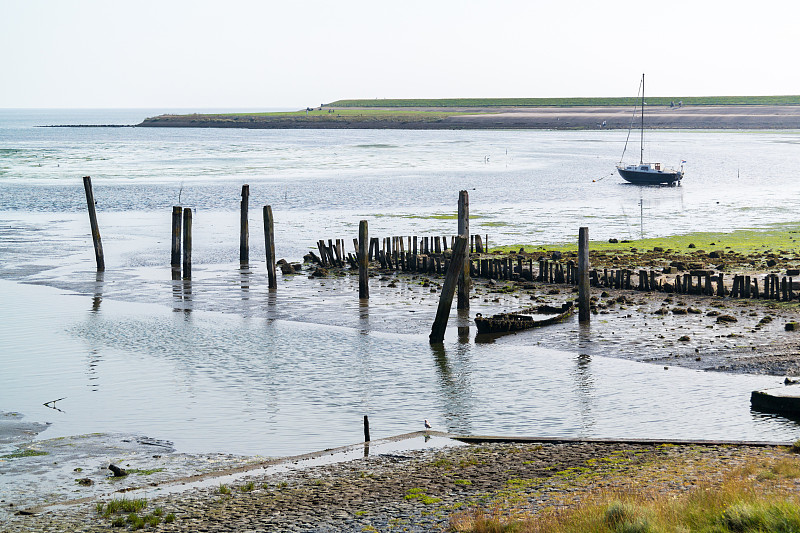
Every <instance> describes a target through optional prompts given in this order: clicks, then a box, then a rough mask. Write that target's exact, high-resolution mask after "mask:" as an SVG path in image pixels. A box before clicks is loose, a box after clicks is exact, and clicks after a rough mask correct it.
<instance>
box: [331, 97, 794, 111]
mask: <svg viewBox="0 0 800 533" xmlns="http://www.w3.org/2000/svg"><path fill="white" fill-rule="evenodd" d="M678 102H682V103H683V105H800V95H779V96H648V97H647V105H649V106H668V105H670V104H671V103H676V104H677V103H678ZM634 104H638V100H637V99H636V98H635V97H579V98H424V99H422V98H416V99H415V98H395V99H383V98H376V99H373V100H366V99H352V100H336V101H335V102H331V103H329V104H325V106H324V107H333V108H337V107H363V108H370V107H443V108H446V107H575V106H579V107H580V106H584V107H605V106H633V105H634Z"/></svg>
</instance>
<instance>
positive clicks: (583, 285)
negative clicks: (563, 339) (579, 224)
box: [578, 227, 591, 322]
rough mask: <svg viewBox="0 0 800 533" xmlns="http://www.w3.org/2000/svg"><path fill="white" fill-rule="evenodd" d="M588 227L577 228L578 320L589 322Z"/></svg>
mask: <svg viewBox="0 0 800 533" xmlns="http://www.w3.org/2000/svg"><path fill="white" fill-rule="evenodd" d="M589 298H590V295H589V228H585V227H584V228H580V229H579V230H578V321H579V322H589V319H590V316H591V312H590V302H589Z"/></svg>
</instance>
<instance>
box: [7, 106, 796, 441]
mask: <svg viewBox="0 0 800 533" xmlns="http://www.w3.org/2000/svg"><path fill="white" fill-rule="evenodd" d="M3 116H5V115H3V113H0V119H1V118H2V117H3ZM120 116H128V115H124V114H122V115H120ZM76 117H77V118H76V119H75V120H78V122H79V123H80V119H81V117H83V118H85V117H86V115H81V114H80V113H78V114H77V115H76ZM100 118H102V117H100ZM141 118H144V117H137V120H130V121H129V122H138V121H139V120H141ZM120 120H122V119H120ZM54 122H58V121H57V120H52V121H43V122H42V123H54ZM86 122H88V121H86ZM96 122H101V121H99V120H98V121H96ZM103 123H110V120H109V121H106V122H103ZM24 125H25V124H22V123H18V124H17V127H8V126H5V127H3V126H2V124H0V183H1V184H2V187H3V196H2V200H0V252H2V255H3V259H4V260H3V262H2V264H0V276H2V277H3V278H5V279H9V280H16V281H22V282H32V283H37V284H42V285H51V286H55V287H61V288H64V289H68V290H69V291H70V292H73V293H75V294H66V293H63V292H58V291H56V290H54V289H51V288H45V287H31V286H28V285H18V284H15V283H12V282H9V281H2V282H0V286H2V294H3V301H4V303H5V302H10V303H11V305H3V306H0V323H2V326H0V353H2V354H3V355H2V358H3V359H2V361H3V370H4V371H3V373H2V375H0V408H2V409H5V410H16V411H20V412H23V413H25V414H27V415H28V416H29V418H30V419H33V420H43V421H53V422H55V424H54V425H53V426H52V427H51V429H48V430H47V431H46V432H45V433H44V434H42V437H45V438H46V437H53V436H58V435H67V434H73V433H85V432H94V431H123V432H132V433H141V434H147V435H149V436H152V437H156V438H163V439H167V440H173V441H175V442H176V444H177V445H178V447H179V449H182V450H185V451H213V450H220V451H231V452H241V453H259V454H265V455H282V454H289V453H297V452H301V451H310V450H314V449H319V448H326V447H330V446H334V445H340V444H347V443H352V442H356V441H358V440H360V439H361V435H362V433H361V431H362V428H361V420H362V417H363V415H364V414H368V415H369V416H370V420H371V427H372V433H373V436H375V437H379V436H387V435H391V434H397V433H401V432H406V431H412V430H417V429H421V421H422V420H423V419H425V418H428V419H431V420H432V421H433V422H434V425H435V426H436V427H437V428H438V429H446V430H451V431H456V432H464V433H499V434H517V435H570V436H602V437H659V438H660V437H665V438H666V437H680V438H736V439H783V440H793V438H794V434H795V433H796V425H795V424H794V423H793V422H790V421H787V420H785V419H782V418H780V417H768V416H763V415H760V414H757V413H753V412H751V411H750V409H749V403H748V401H749V392H750V390H752V389H755V388H763V387H765V386H768V385H770V384H772V383H774V382H775V381H776V379H775V378H769V377H764V376H730V375H724V374H711V373H700V372H694V371H688V370H681V369H675V368H672V369H670V370H669V372H665V371H664V370H663V369H662V368H661V367H657V366H653V365H643V364H638V363H631V362H626V361H620V360H614V359H606V358H602V357H597V356H594V357H588V356H581V355H579V354H577V353H568V352H559V351H553V350H544V349H541V348H539V347H535V346H519V345H503V344H474V343H472V342H470V341H466V342H464V340H463V339H462V340H459V339H458V338H457V337H456V335H455V332H454V331H450V336H449V337H448V338H447V341H446V343H445V346H444V349H443V350H432V349H431V348H430V347H429V345H428V343H427V338H426V336H424V335H419V334H399V333H386V332H385V328H384V329H382V328H381V326H380V320H381V317H379V316H373V317H372V320H373V322H374V323H375V324H377V325H376V326H375V327H373V328H364V327H363V324H362V322H363V320H362V318H363V317H361V316H360V315H359V313H363V312H364V310H363V309H356V306H355V305H354V304H353V305H350V304H342V303H341V301H340V300H335V299H333V301H335V302H336V303H332V304H331V305H329V306H328V307H327V308H325V309H322V306H317V311H318V312H320V313H334V314H335V313H339V314H341V315H346V317H348V318H343V319H342V320H341V321H340V323H343V324H347V325H348V327H331V326H322V325H315V324H309V323H298V322H291V321H283V320H275V319H274V318H275V317H278V318H289V319H292V320H294V319H297V318H298V316H297V313H298V312H297V309H302V305H303V304H302V303H297V302H295V305H294V307H291V306H285V307H284V306H281V305H277V306H276V308H278V309H280V308H286V309H293V310H294V311H291V312H285V313H283V314H281V313H280V312H276V313H275V316H270V315H269V312H265V311H264V298H265V295H264V292H263V290H262V289H263V287H260V286H259V280H260V278H261V277H263V272H261V271H259V270H257V271H256V272H255V273H253V274H243V273H239V272H238V271H237V268H238V261H237V253H238V233H237V231H238V213H237V212H236V210H237V209H238V202H239V192H240V187H241V185H242V184H243V183H249V184H250V185H251V204H250V205H251V220H250V227H251V247H252V249H251V257H252V258H259V257H262V256H263V250H264V247H263V243H262V242H261V240H262V239H261V238H259V237H258V235H259V234H260V233H259V226H260V224H261V219H260V211H259V210H260V206H261V205H264V204H271V205H272V206H273V212H274V213H275V217H276V224H275V226H276V232H277V236H276V247H277V248H278V255H279V256H280V257H286V258H288V259H299V258H300V257H301V256H302V254H303V253H304V252H305V251H306V250H308V249H309V248H311V247H313V243H314V242H315V241H316V240H317V239H319V238H323V237H324V238H333V237H341V238H346V239H347V240H348V242H349V239H350V237H351V236H353V235H354V234H355V231H356V229H357V224H358V220H360V219H368V220H369V221H370V230H371V232H372V235H375V236H386V235H398V234H406V235H408V234H412V233H413V234H419V235H421V234H426V233H436V234H448V233H453V232H454V231H455V220H452V219H447V218H446V217H445V218H442V217H441V216H439V217H435V216H434V215H449V214H454V213H455V201H456V198H457V195H458V191H459V190H461V189H468V190H469V192H470V203H471V206H470V207H471V213H472V215H473V218H472V220H471V229H472V231H473V232H479V233H488V234H489V235H490V239H491V241H492V243H518V242H554V241H561V240H565V239H572V238H573V236H574V234H575V233H577V228H578V227H579V226H580V225H588V226H589V227H590V228H591V232H592V237H593V238H606V237H607V236H616V237H628V236H632V237H638V236H639V235H640V234H642V233H643V234H645V236H652V235H657V234H671V233H675V232H681V231H691V230H696V229H699V228H702V229H704V230H714V229H717V230H728V229H733V228H737V227H750V226H758V225H763V224H770V223H775V222H782V221H787V220H794V219H796V215H795V214H794V210H793V208H792V206H793V205H795V204H797V203H798V202H797V201H798V200H799V199H800V197H799V196H800V190H798V188H797V187H794V186H793V179H794V176H793V175H792V166H793V165H792V164H791V163H792V162H793V161H794V160H796V158H795V157H794V151H795V145H796V144H797V142H798V135H797V132H759V133H748V132H725V133H718V132H679V131H669V132H654V133H653V134H651V136H650V137H651V138H652V139H653V140H654V143H653V144H654V151H655V150H658V152H657V154H658V153H660V154H665V156H664V159H666V156H672V155H674V160H675V161H678V160H679V159H680V158H681V157H682V158H684V159H687V160H689V166H688V169H687V176H688V177H687V178H686V179H685V182H684V185H683V186H682V187H679V188H647V189H641V188H638V187H633V186H628V185H624V184H622V183H620V179H619V178H617V177H616V176H609V177H604V176H607V175H608V174H610V173H611V171H612V170H613V167H614V164H615V163H616V161H617V158H618V157H619V151H620V148H621V145H622V142H624V135H625V133H624V132H612V131H602V132H601V131H597V132H403V131H366V132H365V131H305V132H293V131H259V130H252V131H249V130H162V129H152V130H148V129H143V128H139V129H133V128H119V129H116V128H115V129H92V128H89V129H60V128H59V129H49V128H48V129H34V128H29V127H22V126H24ZM655 155H656V154H654V156H655ZM764 169H768V172H769V174H768V175H767V174H766V173H765V172H766V171H765V170H764ZM87 174H88V175H92V177H93V181H94V184H95V196H96V198H97V199H98V216H99V218H100V227H101V233H102V235H103V241H104V249H105V252H106V264H107V265H109V270H108V271H107V272H106V273H105V276H104V277H103V278H102V280H101V279H99V278H97V277H96V274H95V272H94V265H93V255H92V251H91V241H90V239H89V237H88V223H87V222H86V220H85V213H84V209H85V206H84V203H85V198H84V196H83V189H82V186H81V182H80V177H81V176H83V175H87ZM737 175H738V176H739V177H737ZM600 178H603V179H600ZM593 179H594V180H598V181H594V182H593V181H592V180H593ZM179 195H180V198H181V201H182V202H183V204H184V205H185V206H191V207H193V208H194V210H195V217H194V228H195V235H194V242H195V250H194V254H193V256H194V261H195V263H196V272H195V278H196V279H195V280H194V282H195V287H194V289H193V290H194V294H193V295H192V297H193V299H194V302H195V303H196V304H197V308H199V309H200V308H203V309H215V310H218V311H222V312H224V314H222V313H213V312H200V311H196V310H195V311H190V309H192V307H193V306H192V305H188V304H187V302H186V300H184V299H183V296H181V295H180V294H178V296H177V299H176V293H175V291H176V290H178V293H180V291H181V290H183V289H181V288H180V287H176V286H174V285H173V284H172V282H171V281H170V279H169V274H168V269H167V268H165V266H166V260H165V259H166V258H168V256H169V224H170V222H169V221H170V213H171V206H172V205H173V204H175V203H177V201H178V197H179ZM776 197H780V198H781V199H782V200H781V201H780V202H778V201H775V198H776ZM232 265H236V266H232ZM251 276H252V277H251ZM251 281H252V285H253V288H252V289H250V288H249V287H250V284H251ZM300 282H301V283H302V282H303V281H302V280H300ZM245 286H247V287H248V288H247V289H245V288H244V287H245ZM283 287H284V291H283V292H282V293H281V298H299V300H298V302H302V301H303V300H302V298H306V297H308V298H311V297H313V295H311V296H309V295H307V294H304V293H302V291H295V292H291V293H289V294H288V295H287V292H288V289H287V287H289V286H288V285H284V286H283ZM99 288H101V289H99ZM131 302H153V303H152V304H149V305H145V304H142V303H131ZM186 305H188V307H186ZM337 306H340V307H337ZM173 308H174V309H175V310H173ZM306 312H307V313H308V314H310V315H313V313H314V312H315V308H314V306H309V307H308V309H307V310H306ZM293 313H294V314H293ZM373 313H374V311H373ZM387 316H389V315H387ZM387 316H384V317H383V320H387ZM353 317H357V318H353ZM302 318H303V319H305V320H309V319H308V317H302ZM310 320H312V321H313V316H312V318H311V319H310ZM353 322H355V323H357V324H359V325H356V326H353V327H350V324H351V323H353ZM381 331H384V332H381ZM61 397H66V398H67V399H66V400H64V401H63V402H59V406H61V407H62V408H63V409H64V412H58V411H52V410H48V409H46V408H45V407H43V406H42V404H43V403H44V402H46V401H49V400H53V399H55V398H61Z"/></svg>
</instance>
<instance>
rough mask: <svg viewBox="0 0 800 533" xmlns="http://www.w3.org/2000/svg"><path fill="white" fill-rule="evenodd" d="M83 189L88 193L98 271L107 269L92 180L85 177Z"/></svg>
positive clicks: (87, 200)
mask: <svg viewBox="0 0 800 533" xmlns="http://www.w3.org/2000/svg"><path fill="white" fill-rule="evenodd" d="M83 188H84V190H85V191H86V205H87V206H88V207H89V224H90V225H91V226H92V242H94V258H95V260H96V262H97V271H98V272H103V271H104V270H105V269H106V261H105V259H104V258H103V243H102V242H101V241H100V228H99V227H98V225H97V211H95V208H94V192H92V178H90V177H89V176H84V177H83Z"/></svg>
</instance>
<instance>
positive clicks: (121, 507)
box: [96, 498, 147, 517]
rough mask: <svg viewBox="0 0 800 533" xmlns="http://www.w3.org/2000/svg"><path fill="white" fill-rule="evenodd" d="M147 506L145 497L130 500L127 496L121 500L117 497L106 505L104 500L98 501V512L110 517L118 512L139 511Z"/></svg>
mask: <svg viewBox="0 0 800 533" xmlns="http://www.w3.org/2000/svg"><path fill="white" fill-rule="evenodd" d="M146 507H147V500H145V499H135V500H128V499H126V498H122V499H121V500H118V499H116V498H115V499H113V500H111V501H109V502H108V503H106V504H105V505H104V504H103V502H98V503H97V506H96V510H97V513H98V514H102V515H103V516H106V517H108V516H111V515H113V514H116V513H138V512H139V511H142V510H143V509H145V508H146Z"/></svg>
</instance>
